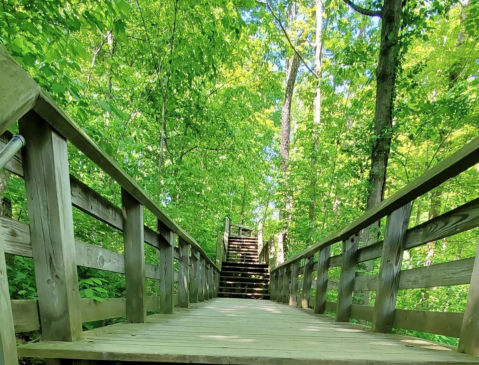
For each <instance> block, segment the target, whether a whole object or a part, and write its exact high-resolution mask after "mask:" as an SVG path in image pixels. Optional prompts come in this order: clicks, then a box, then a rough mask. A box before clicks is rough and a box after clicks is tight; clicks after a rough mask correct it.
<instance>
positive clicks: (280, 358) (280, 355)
mask: <svg viewBox="0 0 479 365" xmlns="http://www.w3.org/2000/svg"><path fill="white" fill-rule="evenodd" d="M192 308H194V309H193V310H191V309H190V310H188V309H178V310H176V313H175V314H174V315H171V314H170V315H168V314H158V315H152V316H149V317H148V323H144V324H128V323H119V324H114V325H111V326H107V327H102V328H98V329H94V330H91V331H87V332H84V333H83V340H81V341H77V342H70V343H67V342H47V341H45V342H40V343H35V344H30V345H25V346H22V347H20V348H19V349H18V351H19V355H20V356H23V357H42V358H62V359H82V360H108V361H134V362H136V363H138V362H159V363H196V364H242V365H246V364H258V365H259V364H261V365H270V364H271V365H273V364H274V365H301V364H406V363H407V364H465V363H479V359H478V358H475V357H472V356H469V355H464V354H459V353H457V352H456V351H454V350H453V349H451V348H447V347H443V346H440V345H438V344H435V343H432V342H429V341H425V340H421V339H417V338H413V337H406V336H400V335H394V334H379V333H372V332H370V331H369V328H367V327H364V326H361V325H356V324H351V323H337V322H334V319H333V318H332V317H330V316H327V315H315V314H313V312H312V311H310V310H301V309H297V308H293V307H289V306H287V305H282V304H278V303H275V302H271V301H258V300H250V299H229V298H216V299H213V300H211V301H209V302H204V303H200V304H195V305H192Z"/></svg>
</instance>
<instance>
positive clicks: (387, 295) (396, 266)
mask: <svg viewBox="0 0 479 365" xmlns="http://www.w3.org/2000/svg"><path fill="white" fill-rule="evenodd" d="M410 215H411V203H408V204H406V205H405V206H404V207H402V208H399V209H398V210H395V211H394V212H392V213H391V214H390V215H389V216H388V219H387V223H386V234H385V238H384V243H383V253H382V257H381V266H380V269H379V286H378V290H377V293H376V301H375V302H374V311H373V325H372V330H373V331H374V332H385V333H389V332H391V330H392V328H393V321H394V311H395V310H396V300H397V295H398V289H399V278H400V275H401V265H402V257H403V252H404V244H405V242H406V232H407V228H408V225H409V217H410Z"/></svg>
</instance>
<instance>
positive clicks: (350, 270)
mask: <svg viewBox="0 0 479 365" xmlns="http://www.w3.org/2000/svg"><path fill="white" fill-rule="evenodd" d="M358 244H359V235H358V234H357V233H356V234H353V235H352V236H351V237H349V238H348V239H347V240H345V241H343V264H342V266H341V278H340V280H339V287H338V308H337V310H336V321H338V322H349V317H350V315H351V305H352V303H353V289H354V278H355V276H356V263H357V251H358Z"/></svg>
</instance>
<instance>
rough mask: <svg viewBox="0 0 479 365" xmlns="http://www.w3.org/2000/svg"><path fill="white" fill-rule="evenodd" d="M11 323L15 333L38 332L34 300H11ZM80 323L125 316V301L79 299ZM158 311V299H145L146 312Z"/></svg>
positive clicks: (117, 299) (175, 300) (157, 297)
mask: <svg viewBox="0 0 479 365" xmlns="http://www.w3.org/2000/svg"><path fill="white" fill-rule="evenodd" d="M173 302H174V304H175V306H176V305H177V304H178V295H177V294H175V295H174V298H173ZM11 303H12V314H13V323H14V326H15V332H16V333H22V332H31V331H39V330H40V318H39V314H38V302H37V300H34V299H29V300H12V301H11ZM80 308H81V314H82V322H83V323H86V322H93V321H101V320H104V319H112V318H118V317H125V316H126V299H125V298H111V299H105V300H103V301H102V302H97V301H95V300H93V299H90V298H82V299H80ZM158 309H160V297H159V296H156V295H153V296H148V297H146V310H148V311H156V310H158Z"/></svg>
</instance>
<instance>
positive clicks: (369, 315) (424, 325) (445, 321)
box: [310, 299, 464, 337]
mask: <svg viewBox="0 0 479 365" xmlns="http://www.w3.org/2000/svg"><path fill="white" fill-rule="evenodd" d="M313 305H314V299H312V300H310V306H313ZM336 306H337V303H336V302H326V311H327V312H334V313H336ZM373 310H374V307H370V306H366V305H357V304H353V305H352V306H351V318H355V319H359V320H363V321H369V322H371V321H372V319H373ZM463 317H464V313H455V312H434V311H418V310H406V309H396V310H395V312H394V322H393V327H395V328H401V329H406V330H412V331H419V332H427V333H432V334H436V335H443V336H451V337H459V336H460V334H461V326H462V319H463Z"/></svg>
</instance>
